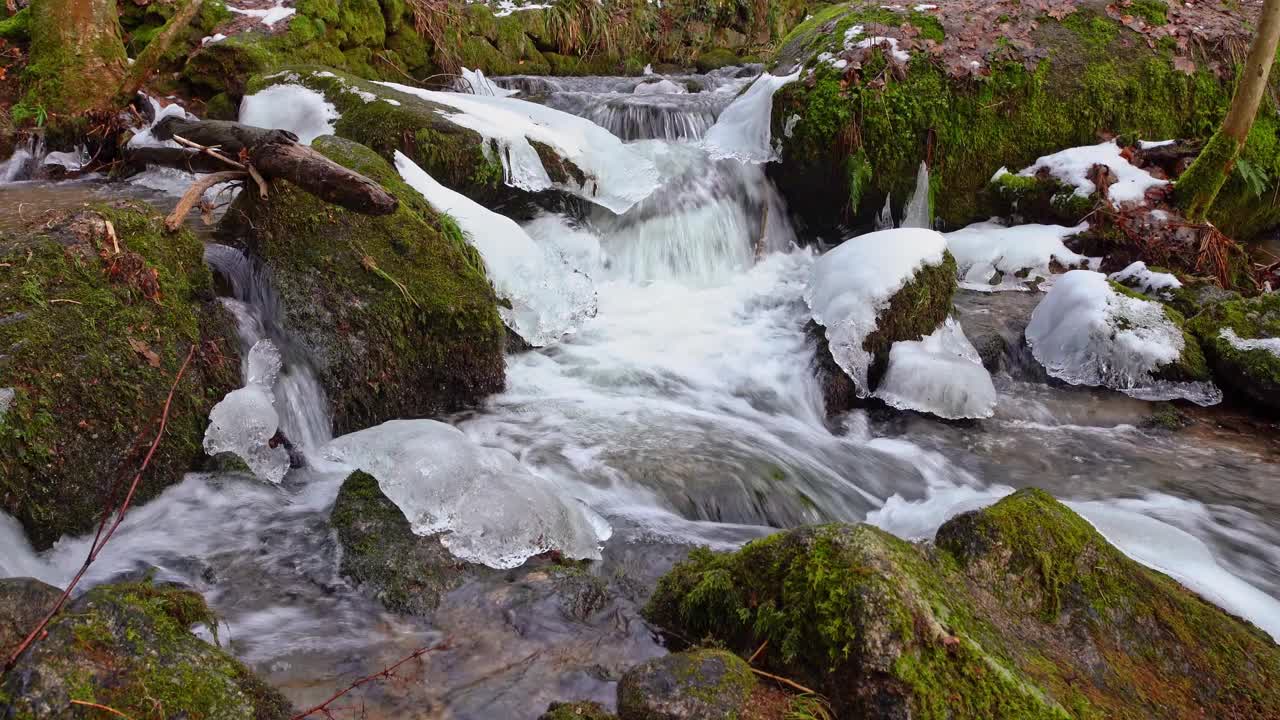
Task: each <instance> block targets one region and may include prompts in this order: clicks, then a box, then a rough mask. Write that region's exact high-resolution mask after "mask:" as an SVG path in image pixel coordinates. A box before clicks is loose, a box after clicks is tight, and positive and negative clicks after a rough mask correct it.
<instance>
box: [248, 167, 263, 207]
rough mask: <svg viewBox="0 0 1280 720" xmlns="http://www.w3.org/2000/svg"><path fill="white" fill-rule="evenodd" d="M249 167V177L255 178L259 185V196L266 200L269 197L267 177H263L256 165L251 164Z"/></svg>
mask: <svg viewBox="0 0 1280 720" xmlns="http://www.w3.org/2000/svg"><path fill="white" fill-rule="evenodd" d="M248 167H249V177H251V178H253V181H254V182H255V183H257V185H258V197H260V198H262V199H263V200H266V199H267V180H266V178H264V177H262V173H260V172H258V168H256V167H254V166H253V165H249V166H248Z"/></svg>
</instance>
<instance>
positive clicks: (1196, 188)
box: [1174, 131, 1240, 221]
mask: <svg viewBox="0 0 1280 720" xmlns="http://www.w3.org/2000/svg"><path fill="white" fill-rule="evenodd" d="M1239 153H1240V143H1238V142H1237V141H1236V139H1235V138H1233V137H1231V136H1230V135H1227V134H1225V133H1223V132H1221V131H1219V132H1216V133H1214V134H1213V137H1211V138H1209V142H1208V144H1207V145H1205V146H1204V149H1203V150H1201V151H1200V154H1199V155H1198V156H1197V157H1196V159H1195V161H1194V162H1193V163H1191V167H1189V168H1187V171H1186V172H1184V173H1182V176H1181V177H1179V178H1178V182H1177V183H1176V184H1175V185H1174V192H1175V198H1176V200H1177V202H1178V205H1180V206H1181V207H1182V211H1183V213H1184V214H1185V215H1186V216H1187V218H1188V219H1189V220H1192V221H1198V220H1202V219H1204V217H1205V216H1206V215H1208V213H1209V211H1210V210H1211V209H1212V208H1213V202H1214V200H1216V199H1217V197H1218V193H1219V192H1220V191H1221V190H1222V186H1223V185H1225V184H1226V182H1227V177H1228V174H1229V173H1230V172H1231V168H1232V165H1233V164H1234V163H1235V160H1236V156H1237V155H1239Z"/></svg>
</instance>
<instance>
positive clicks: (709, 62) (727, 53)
mask: <svg viewBox="0 0 1280 720" xmlns="http://www.w3.org/2000/svg"><path fill="white" fill-rule="evenodd" d="M739 62H741V61H740V60H738V56H737V54H735V53H734V52H733V51H732V50H729V49H727V48H713V49H711V50H707V51H706V52H702V53H699V54H698V57H697V58H696V59H695V60H694V65H695V66H696V67H697V68H698V72H704V73H705V72H711V71H712V70H718V69H720V68H722V67H727V66H729V65H737V64H738V63H739Z"/></svg>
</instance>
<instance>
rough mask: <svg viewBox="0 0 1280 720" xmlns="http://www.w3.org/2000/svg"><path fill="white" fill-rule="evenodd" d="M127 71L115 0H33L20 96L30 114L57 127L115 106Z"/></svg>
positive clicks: (112, 108) (35, 118) (127, 64)
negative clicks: (27, 57)
mask: <svg viewBox="0 0 1280 720" xmlns="http://www.w3.org/2000/svg"><path fill="white" fill-rule="evenodd" d="M128 71H129V62H128V59H127V57H126V55H125V50H124V42H123V41H122V40H121V39H120V21H119V15H118V13H117V10H116V2H115V0H32V3H31V48H30V62H29V63H28V65H27V78H28V79H27V87H26V94H25V95H24V97H23V100H22V105H23V106H24V109H25V110H26V111H27V112H28V113H30V114H31V117H32V119H34V120H37V121H45V120H47V121H48V123H49V124H50V125H53V126H57V125H61V124H64V123H70V122H74V121H75V120H76V118H79V117H81V116H83V115H84V114H85V113H87V112H91V111H102V110H116V109H118V108H117V107H116V100H117V93H119V91H120V88H121V86H122V83H123V82H124V78H125V76H126V74H127V73H128Z"/></svg>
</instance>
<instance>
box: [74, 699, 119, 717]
mask: <svg viewBox="0 0 1280 720" xmlns="http://www.w3.org/2000/svg"><path fill="white" fill-rule="evenodd" d="M71 704H72V705H83V706H84V707H91V708H94V709H95V710H102V711H103V712H109V713H111V714H112V715H115V716H116V717H122V718H124V719H125V720H133V718H131V717H129V716H128V715H125V714H124V713H122V712H120V711H119V710H117V709H115V708H113V707H107V706H106V705H99V704H98V703H92V702H86V701H84V700H72V701H71Z"/></svg>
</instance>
